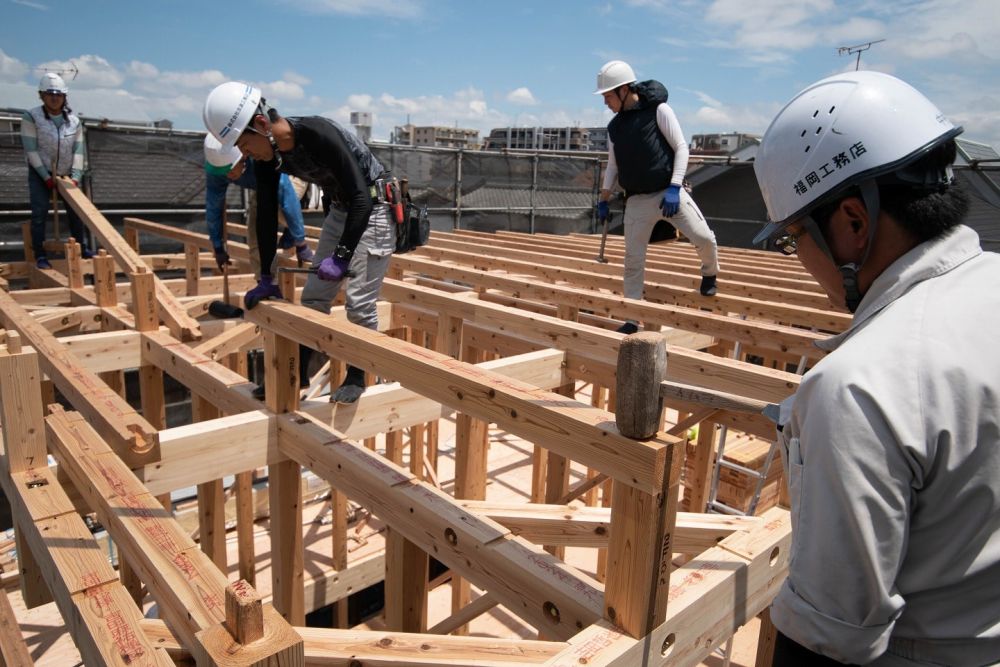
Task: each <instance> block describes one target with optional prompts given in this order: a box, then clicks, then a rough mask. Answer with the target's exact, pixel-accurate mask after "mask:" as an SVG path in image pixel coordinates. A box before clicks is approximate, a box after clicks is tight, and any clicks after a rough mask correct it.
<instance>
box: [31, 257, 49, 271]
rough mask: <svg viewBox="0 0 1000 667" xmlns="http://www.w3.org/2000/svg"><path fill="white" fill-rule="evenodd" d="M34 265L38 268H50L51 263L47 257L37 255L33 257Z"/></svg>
mask: <svg viewBox="0 0 1000 667" xmlns="http://www.w3.org/2000/svg"><path fill="white" fill-rule="evenodd" d="M35 266H36V267H38V268H39V269H51V268H52V264H51V263H50V262H49V258H48V257H46V256H45V255H39V256H38V257H37V258H35Z"/></svg>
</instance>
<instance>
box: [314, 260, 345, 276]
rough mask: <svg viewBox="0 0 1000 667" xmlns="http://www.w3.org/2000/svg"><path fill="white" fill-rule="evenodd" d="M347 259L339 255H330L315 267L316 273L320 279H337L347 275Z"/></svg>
mask: <svg viewBox="0 0 1000 667" xmlns="http://www.w3.org/2000/svg"><path fill="white" fill-rule="evenodd" d="M347 267H348V261H347V260H346V259H343V258H341V257H335V256H334V255H330V256H329V257H327V258H326V259H324V260H323V261H322V262H320V263H319V266H318V267H317V268H316V275H317V276H318V277H319V279H320V280H330V281H337V280H342V279H343V278H344V277H346V276H348V275H349V271H348V269H347Z"/></svg>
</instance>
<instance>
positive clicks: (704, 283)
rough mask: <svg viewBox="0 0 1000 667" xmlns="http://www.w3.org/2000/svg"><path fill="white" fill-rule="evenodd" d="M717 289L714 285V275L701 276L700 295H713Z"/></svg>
mask: <svg viewBox="0 0 1000 667" xmlns="http://www.w3.org/2000/svg"><path fill="white" fill-rule="evenodd" d="M717 291H718V290H717V289H716V286H715V276H702V277H701V295H702V296H715V293H716V292H717Z"/></svg>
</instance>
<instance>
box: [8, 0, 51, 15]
mask: <svg viewBox="0 0 1000 667" xmlns="http://www.w3.org/2000/svg"><path fill="white" fill-rule="evenodd" d="M11 2H13V3H14V4H15V5H21V6H22V7H31V8H32V9H38V10H40V11H43V12H47V11H49V6H48V5H43V4H42V3H40V2H32V1H31V0H11Z"/></svg>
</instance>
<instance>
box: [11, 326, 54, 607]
mask: <svg viewBox="0 0 1000 667" xmlns="http://www.w3.org/2000/svg"><path fill="white" fill-rule="evenodd" d="M41 378H42V372H41V370H40V369H39V367H38V354H37V353H36V352H35V351H34V350H32V349H30V348H27V349H24V350H22V349H21V336H20V334H18V333H17V332H16V331H9V330H8V331H7V349H6V350H4V349H3V348H2V347H0V419H2V420H3V421H2V424H3V447H4V453H5V455H6V456H5V457H4V459H2V460H4V461H5V464H6V465H5V466H4V468H5V469H4V470H2V471H0V474H2V475H4V476H5V477H9V476H10V475H12V474H17V473H22V472H26V471H28V470H33V469H35V468H46V469H47V467H48V461H47V458H46V454H47V450H46V445H45V422H44V414H43V408H42V392H41V388H40V387H41ZM7 500H8V502H10V503H16V502H18V499H17V498H15V497H8V498H7ZM11 509H12V514H13V515H14V516H18V514H20V513H19V512H17V511H13V510H14V508H13V507H12V508H11ZM26 529H27V528H26V527H22V526H18V527H17V530H16V531H15V532H14V540H15V543H16V545H17V558H18V567H19V568H20V573H21V576H20V584H21V595H22V597H23V598H24V606H25V607H27V608H28V609H32V608H34V607H38V606H40V605H43V604H46V603H49V602H52V600H53V598H52V594H51V593H50V592H49V589H48V587H47V586H46V585H45V582H44V579H43V578H42V572H41V570H40V568H39V565H38V562H37V561H36V560H35V556H34V553H33V552H32V550H31V548H30V547H29V546H28V542H27V541H26V540H25V539H24V535H22V531H23V530H26Z"/></svg>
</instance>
